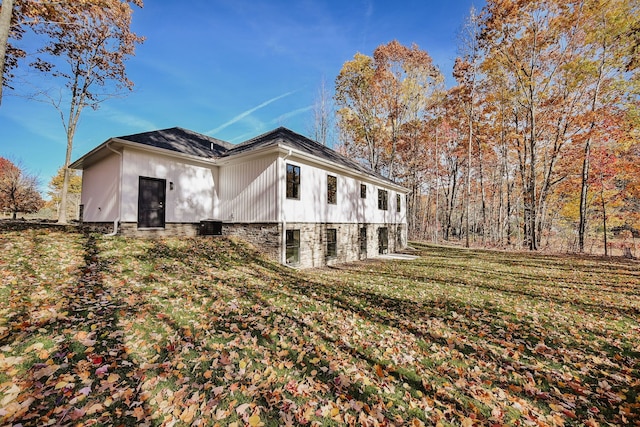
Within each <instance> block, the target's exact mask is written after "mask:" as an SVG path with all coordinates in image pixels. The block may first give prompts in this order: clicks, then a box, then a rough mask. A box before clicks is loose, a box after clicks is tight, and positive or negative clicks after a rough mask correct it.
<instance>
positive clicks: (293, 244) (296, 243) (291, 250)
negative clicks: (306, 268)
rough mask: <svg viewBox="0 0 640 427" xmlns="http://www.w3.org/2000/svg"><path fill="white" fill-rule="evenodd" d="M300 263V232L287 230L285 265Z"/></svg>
mask: <svg viewBox="0 0 640 427" xmlns="http://www.w3.org/2000/svg"><path fill="white" fill-rule="evenodd" d="M299 262H300V230H287V264H298V263H299Z"/></svg>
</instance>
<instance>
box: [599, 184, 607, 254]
mask: <svg viewBox="0 0 640 427" xmlns="http://www.w3.org/2000/svg"><path fill="white" fill-rule="evenodd" d="M600 202H601V203H602V230H603V239H604V256H608V255H609V251H608V249H607V209H606V205H605V203H604V180H603V179H602V173H600Z"/></svg>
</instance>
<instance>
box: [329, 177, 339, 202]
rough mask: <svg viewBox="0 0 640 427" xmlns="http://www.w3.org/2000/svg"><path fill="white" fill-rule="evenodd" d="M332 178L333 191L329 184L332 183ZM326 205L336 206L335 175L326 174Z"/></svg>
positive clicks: (336, 180) (336, 185)
mask: <svg viewBox="0 0 640 427" xmlns="http://www.w3.org/2000/svg"><path fill="white" fill-rule="evenodd" d="M332 178H333V182H334V187H333V189H332V188H331V184H330V182H331V181H332ZM332 190H333V191H332ZM332 196H333V197H332ZM327 203H328V204H330V205H337V204H338V176H337V175H330V174H327Z"/></svg>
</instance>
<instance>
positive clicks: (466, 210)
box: [464, 99, 473, 248]
mask: <svg viewBox="0 0 640 427" xmlns="http://www.w3.org/2000/svg"><path fill="white" fill-rule="evenodd" d="M471 102H473V99H472V101H471ZM471 108H472V107H469V144H468V147H467V203H466V206H465V227H464V228H465V231H466V233H465V240H464V247H465V248H468V247H469V204H470V203H471V142H472V141H473V123H472V120H471V117H472V111H471Z"/></svg>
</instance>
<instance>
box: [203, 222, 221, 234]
mask: <svg viewBox="0 0 640 427" xmlns="http://www.w3.org/2000/svg"><path fill="white" fill-rule="evenodd" d="M198 234H199V235H200V236H222V221H218V220H215V219H205V220H202V221H200V228H199V229H198Z"/></svg>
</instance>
